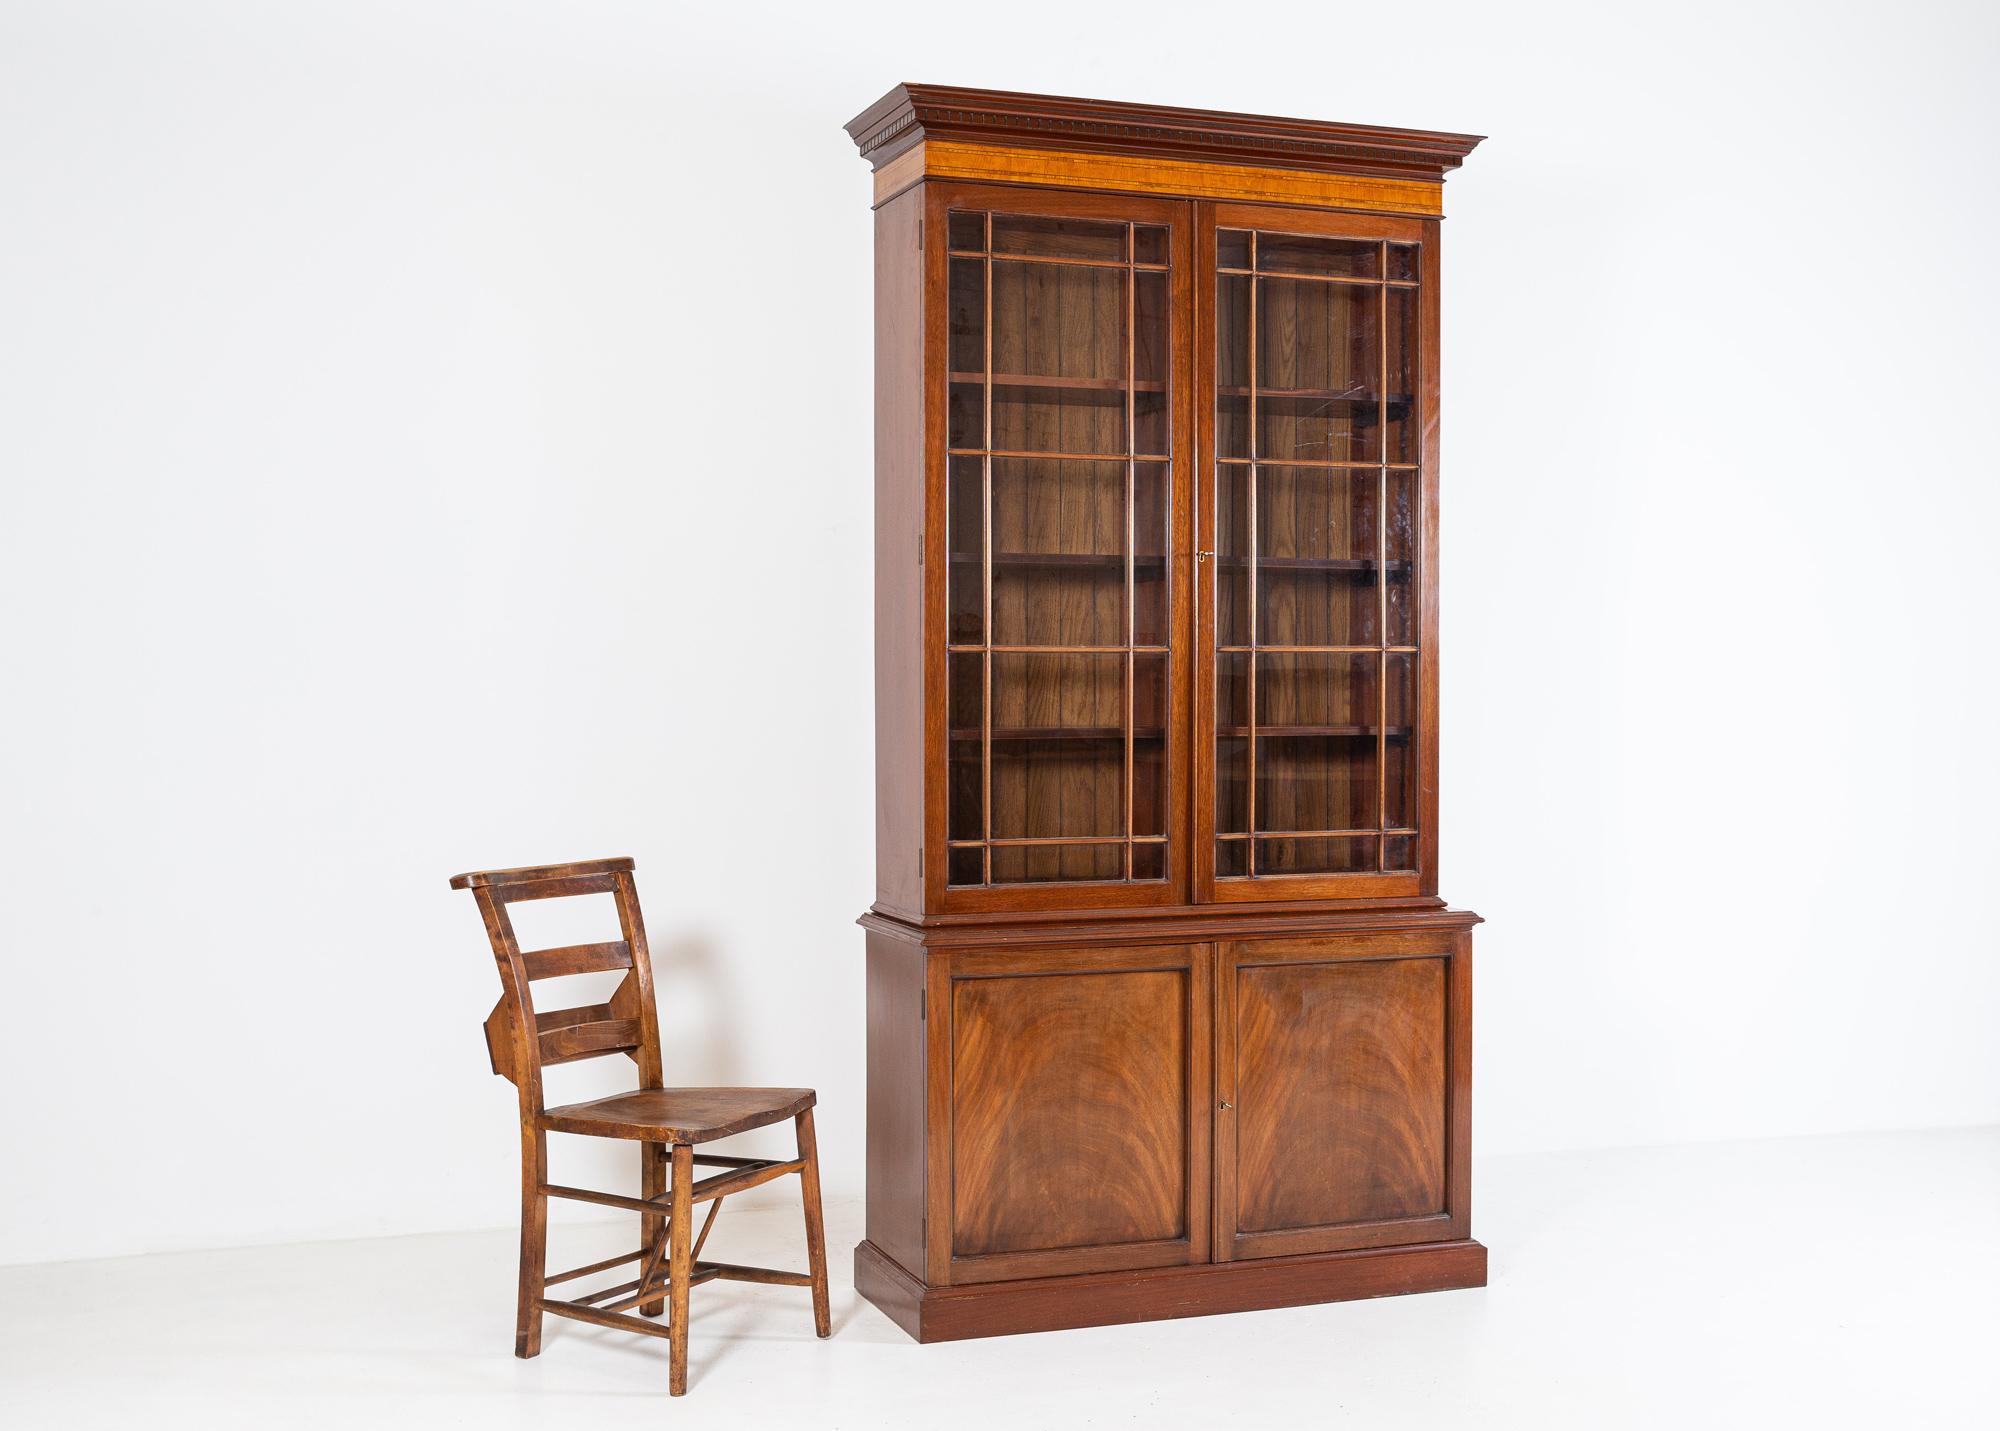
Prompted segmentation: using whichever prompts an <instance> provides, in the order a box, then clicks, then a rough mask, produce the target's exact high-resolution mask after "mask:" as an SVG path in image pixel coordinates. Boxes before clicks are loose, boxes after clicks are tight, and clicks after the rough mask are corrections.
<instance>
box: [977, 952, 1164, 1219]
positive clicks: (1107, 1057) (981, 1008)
mask: <svg viewBox="0 0 2000 1431" xmlns="http://www.w3.org/2000/svg"><path fill="white" fill-rule="evenodd" d="M1188 1005H1189V987H1188V977H1187V975H1186V973H1185V972H1182V971H1178V970H1154V971H1148V972H1134V973H1110V974H1074V973H1072V974H1048V975H1043V976H1039V977H1035V976H1015V977H1006V978H980V979H963V980H958V981H955V984H954V988H953V991H952V1027H953V1060H952V1071H953V1128H954V1134H955V1137H954V1144H953V1155H954V1180H953V1199H952V1206H953V1214H954V1217H953V1230H952V1250H953V1252H954V1254H955V1255H957V1256H960V1257H973V1256H981V1255H986V1254H991V1253H996V1252H1023V1251H1031V1250H1045V1249H1053V1248H1071V1247H1085V1246H1093V1245H1098V1244H1106V1243H1135V1242H1156V1241H1171V1240H1175V1239H1179V1238H1182V1237H1184V1236H1185V1231H1186V1226H1187V1222H1186V1216H1187V1207H1186V1200H1187V1199H1186V1189H1187V1162H1188V1140H1187V1128H1186V1119H1187V1101H1188V1100H1187V1061H1188V1060H1187V1051H1188V1028H1187V1020H1188Z"/></svg>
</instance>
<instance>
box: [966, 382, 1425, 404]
mask: <svg viewBox="0 0 2000 1431" xmlns="http://www.w3.org/2000/svg"><path fill="white" fill-rule="evenodd" d="M954 376H955V375H954ZM1215 392H1216V395H1217V396H1218V397H1249V396H1250V395H1251V390H1250V389H1249V388H1246V387H1232V386H1222V387H1218V388H1217V389H1216V390H1215ZM1256 397H1257V401H1259V402H1265V401H1270V402H1338V403H1347V404H1349V405H1350V406H1353V407H1358V408H1372V407H1374V406H1375V402H1376V399H1375V398H1374V396H1373V395H1371V394H1368V393H1357V392H1355V391H1354V390H1353V389H1351V388H1258V389H1257V390H1256ZM1413 401H1415V399H1413V398H1412V397H1411V396H1410V395H1409V394H1408V393H1390V394H1389V406H1390V407H1392V408H1405V409H1407V408H1408V407H1409V406H1410V404H1411V403H1412V402H1413Z"/></svg>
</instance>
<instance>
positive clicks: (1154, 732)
mask: <svg viewBox="0 0 2000 1431" xmlns="http://www.w3.org/2000/svg"><path fill="white" fill-rule="evenodd" d="M1166 735H1167V733H1166V731H1164V730H1162V729H1160V728H1159V727H1157V726H1140V727H1138V728H1137V729H1135V730H1134V731H1133V732H1132V739H1134V740H1164V739H1166ZM951 738H952V739H953V740H978V739H979V727H977V726H954V727H952V731H951ZM993 740H994V743H995V744H998V743H999V742H1001V741H1016V742H1025V741H1038V742H1039V741H1088V740H1115V741H1118V742H1119V743H1120V744H1123V743H1124V740H1125V728H1124V727H1123V726H1117V725H1096V726H1080V725H1027V726H995V727H993Z"/></svg>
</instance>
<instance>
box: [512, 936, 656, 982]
mask: <svg viewBox="0 0 2000 1431" xmlns="http://www.w3.org/2000/svg"><path fill="white" fill-rule="evenodd" d="M521 966H522V967H523V968H524V969H526V970H527V971H528V977H529V978H530V979H557V978H561V977H562V976H563V975H564V974H609V973H613V972H615V971H617V970H619V969H629V968H631V967H632V946H631V945H629V944H627V943H626V942H625V941H624V940H623V939H613V940H611V941H609V942H608V943H604V944H566V945H564V946H563V947H562V948H560V949H530V950H527V951H525V952H524V953H523V954H522V955H521Z"/></svg>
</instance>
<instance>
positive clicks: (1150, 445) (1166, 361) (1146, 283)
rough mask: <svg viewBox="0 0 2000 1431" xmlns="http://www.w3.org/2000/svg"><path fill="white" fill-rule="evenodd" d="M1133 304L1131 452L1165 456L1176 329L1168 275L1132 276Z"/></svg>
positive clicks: (1169, 437) (1169, 446)
mask: <svg viewBox="0 0 2000 1431" xmlns="http://www.w3.org/2000/svg"><path fill="white" fill-rule="evenodd" d="M1132 303H1133V309H1132V374H1133V383H1132V450H1133V451H1135V452H1137V453H1139V454H1140V455H1141V456H1148V457H1151V456H1164V455H1165V454H1166V453H1167V451H1168V450H1169V449H1170V448H1171V447H1172V445H1173V443H1172V438H1171V436H1170V434H1169V432H1168V411H1169V399H1170V397H1171V394H1170V392H1169V386H1170V380H1171V378H1172V375H1173V352H1172V349H1171V347H1170V343H1171V335H1172V331H1173V330H1172V323H1171V317H1170V310H1169V308H1168V303H1169V291H1168V288H1167V275H1166V274H1165V273H1135V274H1133V275H1132Z"/></svg>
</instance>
